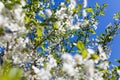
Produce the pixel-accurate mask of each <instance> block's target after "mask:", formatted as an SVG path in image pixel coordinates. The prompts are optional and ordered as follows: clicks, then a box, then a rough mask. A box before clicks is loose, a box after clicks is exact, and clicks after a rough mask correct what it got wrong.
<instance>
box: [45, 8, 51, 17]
mask: <svg viewBox="0 0 120 80" xmlns="http://www.w3.org/2000/svg"><path fill="white" fill-rule="evenodd" d="M45 12H46V14H47V15H48V16H49V17H50V16H51V15H52V11H51V10H50V9H46V10H45Z"/></svg>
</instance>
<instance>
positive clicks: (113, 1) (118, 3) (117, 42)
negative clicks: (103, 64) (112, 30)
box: [55, 0, 120, 65]
mask: <svg viewBox="0 0 120 80" xmlns="http://www.w3.org/2000/svg"><path fill="white" fill-rule="evenodd" d="M61 1H64V0H55V3H56V4H58V3H59V2H61ZM80 1H82V0H80ZM96 2H98V4H99V5H102V4H104V3H107V4H108V6H107V7H106V8H105V16H101V17H100V18H99V24H98V29H97V30H96V33H97V34H98V35H99V34H100V33H102V32H104V30H105V27H106V26H107V25H108V24H109V23H113V22H114V20H113V15H114V14H115V13H116V12H120V0H88V6H87V7H92V6H95V3H96ZM111 49H112V53H111V56H110V59H109V61H111V62H112V63H113V64H115V65H120V64H118V63H117V62H115V61H114V59H116V58H117V59H120V35H117V36H116V37H114V40H113V42H112V47H111Z"/></svg>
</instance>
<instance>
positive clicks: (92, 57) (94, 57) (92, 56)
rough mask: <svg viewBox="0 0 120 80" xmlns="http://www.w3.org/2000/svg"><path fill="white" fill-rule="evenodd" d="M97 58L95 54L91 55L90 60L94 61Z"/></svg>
mask: <svg viewBox="0 0 120 80" xmlns="http://www.w3.org/2000/svg"><path fill="white" fill-rule="evenodd" d="M98 58H99V56H98V55H97V54H91V59H93V60H95V59H98Z"/></svg>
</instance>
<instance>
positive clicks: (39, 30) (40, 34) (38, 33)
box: [37, 28, 42, 37]
mask: <svg viewBox="0 0 120 80" xmlns="http://www.w3.org/2000/svg"><path fill="white" fill-rule="evenodd" d="M37 35H38V37H41V36H42V29H41V28H37Z"/></svg>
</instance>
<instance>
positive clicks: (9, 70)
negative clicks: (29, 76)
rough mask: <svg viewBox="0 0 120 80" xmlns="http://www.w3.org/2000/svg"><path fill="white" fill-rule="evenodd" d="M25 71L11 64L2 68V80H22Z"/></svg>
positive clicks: (0, 67)
mask: <svg viewBox="0 0 120 80" xmlns="http://www.w3.org/2000/svg"><path fill="white" fill-rule="evenodd" d="M22 75H23V71H22V70H21V69H19V68H17V67H13V66H12V65H11V64H10V63H9V62H6V63H5V64H4V65H3V66H0V80H21V78H22Z"/></svg>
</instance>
